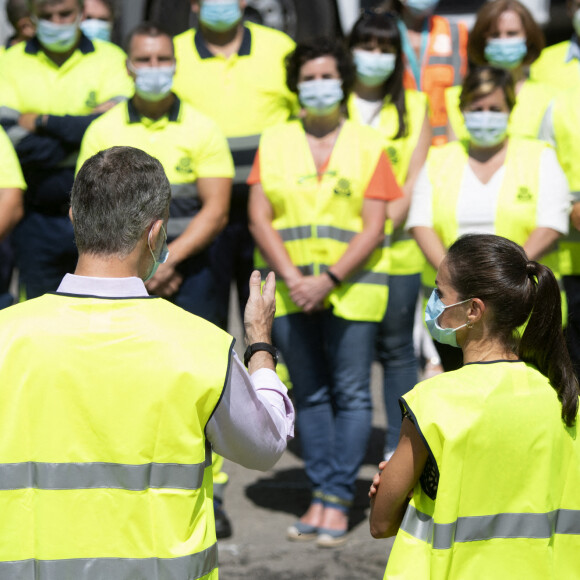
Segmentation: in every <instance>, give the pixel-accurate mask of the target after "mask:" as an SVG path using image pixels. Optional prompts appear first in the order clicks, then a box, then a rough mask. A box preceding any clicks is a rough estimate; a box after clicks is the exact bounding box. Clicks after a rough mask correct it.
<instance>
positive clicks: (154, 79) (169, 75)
mask: <svg viewBox="0 0 580 580" xmlns="http://www.w3.org/2000/svg"><path fill="white" fill-rule="evenodd" d="M128 67H129V70H130V71H131V72H133V73H135V75H136V76H135V92H136V93H137V94H138V95H139V96H140V97H141V98H142V99H143V100H145V101H151V102H154V103H156V102H158V101H161V100H162V99H164V98H165V97H166V96H167V95H169V93H170V92H171V87H172V86H173V76H174V75H175V66H160V67H152V66H147V67H139V68H136V67H134V66H133V65H132V64H131V63H130V62H129V63H128Z"/></svg>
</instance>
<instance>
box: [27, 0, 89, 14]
mask: <svg viewBox="0 0 580 580" xmlns="http://www.w3.org/2000/svg"><path fill="white" fill-rule="evenodd" d="M60 1H61V0H28V9H29V10H30V13H31V14H36V9H37V8H38V7H39V6H43V5H44V4H57V3H58V2H60ZM77 4H78V6H79V8H80V9H81V10H82V9H83V6H84V5H85V0H77Z"/></svg>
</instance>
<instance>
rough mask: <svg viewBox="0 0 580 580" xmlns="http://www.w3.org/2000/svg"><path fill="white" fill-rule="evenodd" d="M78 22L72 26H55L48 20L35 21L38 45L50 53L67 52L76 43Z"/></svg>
mask: <svg viewBox="0 0 580 580" xmlns="http://www.w3.org/2000/svg"><path fill="white" fill-rule="evenodd" d="M78 35H79V23H78V21H75V22H73V23H72V24H55V23H54V22H50V21H49V20H43V19H42V18H41V19H38V20H36V36H37V37H38V40H39V42H40V44H42V46H43V47H44V48H46V50H50V51H51V52H67V51H69V50H70V49H71V48H72V47H73V46H74V45H75V42H76V41H77V38H78Z"/></svg>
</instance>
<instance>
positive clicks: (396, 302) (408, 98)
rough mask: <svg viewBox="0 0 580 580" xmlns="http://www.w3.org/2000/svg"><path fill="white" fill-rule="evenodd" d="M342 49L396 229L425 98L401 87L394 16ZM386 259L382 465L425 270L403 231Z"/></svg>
mask: <svg viewBox="0 0 580 580" xmlns="http://www.w3.org/2000/svg"><path fill="white" fill-rule="evenodd" d="M349 48H350V49H351V52H352V55H353V60H354V64H355V67H356V81H355V85H354V91H353V93H352V94H351V96H350V98H349V101H348V109H349V117H350V119H351V120H353V121H359V122H361V123H363V124H364V125H370V126H371V127H374V128H375V129H377V131H378V132H379V133H380V135H381V137H382V138H383V140H384V147H385V150H386V152H387V154H388V155H389V159H390V161H391V164H392V166H393V170H394V172H395V176H396V178H397V182H398V184H399V185H400V186H401V188H402V190H403V193H404V195H405V197H404V198H403V200H401V202H399V201H397V202H395V203H393V204H392V206H391V207H392V211H391V212H390V213H391V215H392V216H393V217H394V218H395V219H396V221H397V222H403V221H404V220H405V219H406V217H407V212H408V209H409V203H410V201H411V193H412V191H413V186H414V184H415V181H416V179H417V176H418V175H419V171H420V170H421V167H422V166H423V164H424V163H425V159H426V158H427V151H428V150H429V145H430V143H431V128H430V125H429V119H428V117H427V98H426V96H425V94H424V93H420V92H418V91H414V90H411V89H407V90H406V89H404V88H403V73H404V68H405V65H404V64H403V53H402V50H401V37H400V34H399V29H398V26H397V17H396V15H395V14H394V13H393V12H384V11H383V12H380V11H370V10H367V11H365V12H364V13H363V14H362V15H361V17H360V18H359V19H358V20H357V22H356V23H355V25H354V28H353V29H352V32H351V34H350V39H349ZM389 225H390V224H389ZM389 253H390V267H389V274H390V277H389V300H388V305H387V312H386V314H385V316H384V318H383V320H382V321H381V324H380V327H379V334H378V337H377V356H378V359H379V361H380V362H381V364H382V366H383V383H384V390H383V393H384V401H385V405H386V410H387V417H388V421H387V423H388V424H387V433H386V437H385V447H384V455H385V458H388V457H390V456H391V455H392V454H393V452H394V450H395V447H396V445H397V441H398V439H399V431H400V429H401V415H400V412H399V404H398V401H399V397H400V396H401V395H402V394H403V393H406V392H407V391H408V390H409V389H411V388H412V387H413V385H414V384H415V383H416V382H417V378H418V377H417V375H418V373H417V359H416V357H415V351H414V347H413V327H414V315H415V306H416V304H417V297H418V294H419V288H420V285H421V271H422V270H423V267H424V263H425V258H424V257H423V254H422V253H421V250H420V249H419V247H418V246H417V243H416V242H415V241H414V240H413V239H411V238H410V236H409V234H407V233H406V232H405V230H404V228H403V226H402V225H401V226H399V227H398V228H396V229H395V230H394V232H393V236H392V238H391V248H390V250H389Z"/></svg>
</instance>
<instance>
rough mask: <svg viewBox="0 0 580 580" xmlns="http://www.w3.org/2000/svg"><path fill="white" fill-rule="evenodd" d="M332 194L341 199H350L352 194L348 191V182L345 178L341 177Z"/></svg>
mask: <svg viewBox="0 0 580 580" xmlns="http://www.w3.org/2000/svg"><path fill="white" fill-rule="evenodd" d="M333 191H334V194H335V195H340V196H341V197H350V196H351V195H352V192H351V190H350V181H349V180H348V179H346V178H345V177H341V178H340V179H339V180H338V181H337V182H336V185H335V186H334V190H333Z"/></svg>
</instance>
